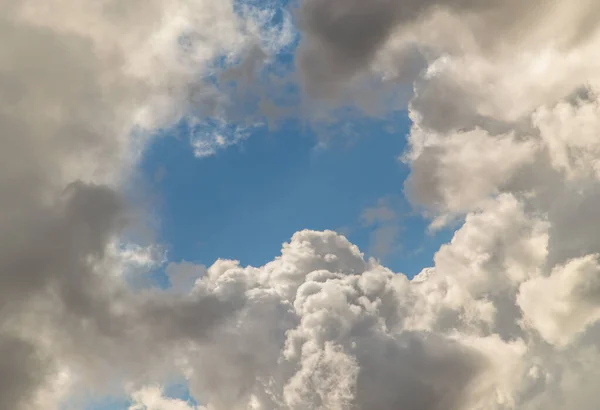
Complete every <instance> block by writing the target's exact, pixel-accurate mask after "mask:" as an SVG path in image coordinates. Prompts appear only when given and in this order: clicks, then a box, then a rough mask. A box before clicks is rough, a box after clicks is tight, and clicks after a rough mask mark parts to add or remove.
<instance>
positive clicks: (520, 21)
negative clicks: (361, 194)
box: [0, 0, 600, 410]
mask: <svg viewBox="0 0 600 410" xmlns="http://www.w3.org/2000/svg"><path fill="white" fill-rule="evenodd" d="M1 3H2V5H3V15H2V17H0V33H1V34H2V35H1V36H0V96H1V98H0V129H1V131H0V135H1V136H2V140H1V141H2V150H1V151H0V197H1V198H2V201H0V243H1V244H2V247H1V248H0V296H1V297H0V309H1V311H2V317H3V320H2V323H1V325H0V382H1V383H0V384H1V387H0V410H4V409H6V410H9V409H10V410H23V409H28V410H29V409H44V410H47V409H54V408H60V406H61V405H63V404H64V402H65V401H69V400H74V396H76V393H77V392H82V391H90V390H91V391H95V392H104V391H113V390H115V389H116V388H118V387H121V388H122V386H126V389H123V390H126V391H129V392H133V393H132V404H131V408H132V409H135V410H138V409H144V408H150V409H156V410H160V409H164V410H170V409H182V410H188V409H190V408H191V409H194V406H193V405H190V404H189V403H186V402H183V401H181V400H176V399H169V398H165V397H164V396H163V394H162V392H161V391H160V390H159V389H158V388H155V387H148V386H156V385H159V384H161V383H166V382H168V381H169V379H170V378H172V377H181V376H183V377H185V378H186V380H187V381H188V383H189V386H190V389H191V393H192V395H193V396H194V397H195V398H196V399H197V402H198V403H202V406H206V408H207V409H215V410H221V409H227V410H231V409H248V408H251V409H261V410H265V409H273V410H275V409H293V410H305V409H327V410H330V409H331V410H336V409H337V410H346V409H358V410H366V409H376V410H378V409H380V410H389V409H397V408H402V409H407V410H412V409H414V410H417V409H418V410H441V409H449V410H466V409H481V410H494V409H495V410H509V409H517V408H518V409H520V410H538V409H542V408H543V409H545V410H559V409H564V408H578V409H582V410H587V409H590V410H591V409H595V408H596V407H597V384H598V382H599V381H600V371H599V370H598V369H600V366H598V365H599V364H600V355H599V352H598V341H599V340H600V339H599V337H600V336H599V327H598V320H599V319H600V313H599V312H600V308H599V306H600V304H599V302H600V299H599V298H598V285H597V279H596V277H597V275H598V274H599V271H600V268H599V266H598V256H597V255H598V253H599V252H600V249H599V246H600V241H599V240H598V235H597V232H598V224H597V220H598V218H597V216H598V209H600V207H598V204H599V202H598V192H600V191H599V186H598V185H599V183H600V181H599V176H600V172H599V169H600V168H599V166H598V163H597V162H598V161H597V156H598V153H599V152H600V149H599V146H598V143H597V136H598V135H597V134H598V132H599V131H600V129H599V123H598V115H597V114H598V105H599V101H600V100H599V95H600V92H599V91H598V90H599V87H600V78H599V77H598V73H599V72H600V71H598V69H599V68H600V67H598V64H599V63H598V61H600V60H599V59H598V58H596V57H598V50H599V49H600V48H599V47H598V45H599V44H600V31H599V29H598V25H597V22H598V21H600V20H599V19H598V17H599V13H600V7H599V6H598V4H597V2H596V1H593V0H582V1H579V2H572V1H567V0H565V1H546V0H535V1H531V2H527V3H525V2H521V1H516V0H515V1H513V0H505V1H500V0H497V1H489V2H479V1H473V0H459V1H450V0H447V1H446V0H444V1H442V0H440V1H433V0H432V1H424V2H423V1H379V2H364V1H355V0H305V1H303V2H302V3H301V4H300V8H299V10H298V14H297V17H298V22H299V27H300V29H301V30H302V32H303V33H302V34H303V36H302V40H301V44H300V48H299V50H298V54H297V63H298V69H299V70H300V77H301V79H302V81H303V84H304V85H305V86H306V90H307V91H308V92H309V94H310V95H313V96H315V95H316V96H317V97H323V96H326V97H329V96H334V95H335V96H337V97H339V96H340V95H341V96H343V95H344V93H343V91H344V90H345V89H347V88H348V87H350V88H351V87H352V86H353V81H354V79H356V78H359V77H361V76H366V77H362V78H367V77H369V78H372V76H373V75H377V76H379V77H380V78H382V79H383V81H384V84H396V83H402V84H410V86H411V87H410V88H411V89H413V90H414V95H413V96H412V99H411V101H410V104H409V111H410V115H411V118H412V120H413V127H412V130H411V132H410V135H409V136H408V139H409V150H408V152H407V153H406V155H405V157H404V158H405V161H406V162H407V163H408V164H409V166H410V167H411V176H410V178H409V180H408V182H407V188H408V189H407V191H408V193H409V195H410V198H411V199H412V200H413V201H414V202H415V203H418V205H419V206H421V207H422V208H423V209H425V210H426V212H429V214H430V215H434V216H435V217H436V218H437V219H435V222H434V225H435V224H437V225H441V224H443V223H444V222H445V221H447V220H449V218H459V219H460V218H464V222H463V224H462V226H461V227H460V228H459V229H458V230H457V232H456V233H455V235H454V237H453V239H452V241H451V242H449V243H448V244H445V245H443V246H442V247H441V248H440V250H439V251H438V252H437V254H436V256H435V264H434V266H432V267H427V268H425V269H423V271H422V272H421V273H420V274H419V275H418V276H417V277H415V278H413V279H409V278H407V277H406V276H404V275H402V274H396V273H393V272H391V271H390V270H389V269H387V268H385V267H384V266H382V265H380V264H379V263H378V262H377V261H374V260H366V259H365V258H364V255H363V254H362V253H361V252H360V250H359V249H358V248H357V247H356V246H354V245H352V244H351V243H349V242H348V240H347V239H346V238H344V237H343V236H340V235H338V234H336V233H334V232H331V231H326V232H314V231H301V232H298V233H296V234H294V235H293V236H292V239H291V240H290V241H289V243H286V244H284V245H283V248H282V251H281V255H280V256H278V257H275V258H274V259H273V260H272V261H271V262H269V263H267V264H265V265H264V266H262V267H243V266H241V265H240V264H239V263H238V262H236V261H231V260H218V261H217V262H215V263H214V264H213V265H212V266H210V267H208V268H206V267H205V266H203V265H199V266H196V265H193V264H189V263H185V262H182V263H179V264H170V265H168V266H167V269H166V273H167V275H168V277H169V280H170V282H171V284H172V285H173V288H172V289H166V290H164V289H147V288H145V289H135V288H132V287H131V286H129V284H128V282H127V275H126V274H124V273H126V272H127V271H128V269H131V267H132V266H137V267H140V266H142V267H143V266H151V265H153V264H154V263H155V261H156V260H157V257H156V254H155V251H153V249H154V248H152V246H150V247H149V248H147V251H146V252H144V249H145V248H136V247H130V248H127V247H125V248H124V249H123V248H121V247H119V246H117V245H115V244H119V243H120V239H121V234H122V233H123V229H124V227H126V226H127V223H128V222H130V221H131V220H135V219H136V218H137V217H138V216H137V215H136V214H135V212H134V210H132V209H131V208H130V207H129V206H128V204H127V202H126V201H125V198H124V194H123V190H124V183H125V182H127V180H128V178H129V176H130V174H131V170H132V168H133V167H134V166H135V164H136V160H137V159H138V158H139V155H140V152H141V151H142V149H143V147H144V143H145V142H146V140H147V139H148V135H149V134H150V131H152V130H154V129H156V128H160V127H167V126H169V125H172V124H173V123H174V122H176V121H178V120H179V119H181V118H182V117H185V116H192V117H194V118H196V119H198V118H205V117H219V115H221V114H222V113H223V112H224V111H227V109H229V108H231V106H232V104H233V105H235V104H236V103H240V101H238V100H236V98H235V97H236V96H235V95H234V96H233V97H232V96H231V95H228V94H227V93H226V92H223V90H222V89H220V88H219V87H216V86H215V84H214V83H212V82H211V81H212V80H213V79H214V78H215V76H216V77H219V78H220V79H221V80H223V81H229V80H231V79H232V78H234V79H239V80H240V82H241V83H242V84H244V85H248V84H246V83H247V82H248V80H249V78H251V77H252V74H253V73H254V72H255V71H256V70H257V67H258V66H259V65H260V64H263V63H264V62H265V61H266V60H267V59H268V56H269V53H272V52H273V50H277V49H279V48H280V47H283V46H284V45H285V44H288V43H289V42H291V41H292V37H291V34H289V32H287V31H285V30H284V31H270V30H269V29H265V27H264V24H262V22H264V21H266V20H268V12H264V11H257V10H255V9H253V8H252V7H250V6H248V7H241V8H235V7H234V5H233V4H232V3H231V2H227V1H221V2H211V1H205V0H176V1H169V2H163V1H150V2H148V1H145V2H139V1H136V0H134V1H128V2H122V1H112V0H104V1H100V2H87V3H82V2H77V1H71V0H52V1H46V2H43V4H42V2H40V1H36V0H24V1H9V0H5V1H3V2H1ZM265 13H266V14H265ZM284 27H287V26H285V25H284ZM288 29H289V27H288ZM222 58H224V59H225V60H226V61H227V62H237V63H239V64H238V65H237V66H236V67H235V68H232V69H227V70H224V71H223V72H222V73H221V74H222V75H221V74H219V71H220V69H221V68H223V67H221V66H220V65H219V64H220V63H219V62H218V61H220V60H221V59H222ZM248 86H249V85H248ZM384 88H385V87H384ZM375 90H376V92H374V93H373V92H371V93H368V95H366V97H368V98H367V99H368V100H369V101H367V103H365V104H366V105H369V104H371V102H372V101H373V99H375V100H377V99H378V98H379V100H380V101H379V102H381V101H384V100H385V99H386V98H388V95H387V94H386V93H385V92H384V93H382V94H378V90H381V89H380V88H376V89H375ZM383 105H385V104H383ZM233 108H236V107H233ZM233 111H234V112H235V109H234V110H233ZM237 114H239V113H237ZM220 120H221V119H219V121H220ZM234 139H235V138H234ZM232 141H233V140H231V139H226V138H224V137H223V136H221V138H219V135H216V134H211V137H210V138H209V139H208V142H207V144H208V145H206V146H205V145H202V144H203V142H202V141H198V143H197V144H196V148H197V149H198V152H197V154H198V155H199V156H202V155H206V153H207V152H208V153H211V152H212V150H214V149H216V148H217V147H218V146H220V145H227V144H229V143H231V142H232ZM204 142H206V141H204ZM206 147H208V148H206ZM204 148H206V149H204ZM399 184H400V181H399ZM388 217H389V215H387V216H386V214H385V212H383V213H382V212H381V209H380V210H379V211H378V216H377V218H378V219H379V220H380V221H383V222H385V219H386V218H388ZM366 218H367V219H373V218H374V216H373V215H370V214H367V216H366ZM158 260H159V263H162V262H164V260H162V259H161V258H158ZM196 407H197V408H202V407H198V406H196Z"/></svg>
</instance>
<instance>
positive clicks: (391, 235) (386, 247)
mask: <svg viewBox="0 0 600 410" xmlns="http://www.w3.org/2000/svg"><path fill="white" fill-rule="evenodd" d="M388 202H389V201H388V200H386V199H380V200H379V201H378V204H377V205H375V206H373V207H370V208H366V209H365V210H364V211H363V213H362V215H361V219H362V221H363V224H364V225H366V226H369V227H374V229H373V231H372V232H371V234H370V243H369V252H370V253H371V254H372V255H373V256H375V257H378V258H385V257H386V256H387V255H389V254H390V253H391V252H393V251H394V250H395V249H397V248H398V247H399V243H398V234H399V233H400V225H399V221H398V215H396V211H395V210H394V209H392V208H391V207H390V204H389V203H388Z"/></svg>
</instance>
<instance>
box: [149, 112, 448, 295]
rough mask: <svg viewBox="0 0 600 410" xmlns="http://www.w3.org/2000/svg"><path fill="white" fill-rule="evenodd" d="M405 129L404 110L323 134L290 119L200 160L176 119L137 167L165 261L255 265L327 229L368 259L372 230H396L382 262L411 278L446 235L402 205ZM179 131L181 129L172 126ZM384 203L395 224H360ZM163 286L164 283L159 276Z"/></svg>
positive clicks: (429, 260) (353, 121)
mask: <svg viewBox="0 0 600 410" xmlns="http://www.w3.org/2000/svg"><path fill="white" fill-rule="evenodd" d="M409 126H410V123H409V120H408V118H407V117H406V115H405V114H404V113H401V114H398V115H397V117H396V118H395V119H393V120H392V119H388V120H387V121H379V120H374V119H366V118H354V119H352V118H348V119H347V121H344V122H343V123H342V122H339V123H335V124H334V125H332V126H330V128H329V129H328V130H327V132H329V133H331V134H332V135H337V136H336V137H335V138H333V139H330V140H328V145H327V146H326V147H324V148H322V147H321V146H320V145H319V142H320V141H321V140H320V139H319V134H318V132H319V131H318V130H317V131H315V130H314V129H313V128H311V127H308V126H306V127H304V126H303V124H301V123H299V122H298V121H288V122H286V123H285V124H282V125H281V126H280V127H278V128H277V129H275V130H271V131H270V130H269V129H268V128H266V127H259V128H257V129H256V130H254V132H253V133H252V135H251V137H250V138H248V139H245V140H244V141H241V142H240V143H239V144H238V145H236V146H232V147H229V148H228V149H224V150H221V151H219V152H218V153H217V154H216V155H214V156H211V157H207V158H202V159H198V158H196V157H195V156H194V153H193V150H192V149H191V148H190V144H189V143H188V141H187V140H186V138H185V135H186V131H187V130H186V127H185V126H184V125H180V128H179V129H178V130H172V131H171V132H169V133H168V134H167V135H166V136H164V137H162V138H160V139H158V140H157V141H156V142H155V143H154V145H152V146H151V147H150V148H149V149H148V150H147V152H146V153H145V156H144V159H143V162H142V164H141V167H142V172H143V174H144V175H145V179H146V181H147V183H148V186H149V187H150V189H151V190H152V191H153V192H154V193H153V195H155V196H156V197H157V198H159V199H158V202H157V203H156V204H157V208H156V212H157V214H158V215H159V217H160V220H161V227H160V229H159V232H160V234H159V238H160V240H161V241H162V242H164V243H165V244H167V246H168V248H169V250H168V259H169V261H170V262H179V261H182V260H186V261H192V262H197V263H201V264H206V265H210V264H212V262H214V261H215V260H216V259H217V258H232V259H237V260H240V261H241V263H242V265H253V266H261V265H262V264H264V263H266V262H267V261H269V260H270V259H272V256H273V255H274V254H278V253H279V250H280V248H281V244H282V243H283V242H286V241H288V240H289V238H290V236H291V234H292V233H293V232H296V231H298V230H302V229H315V230H324V229H331V230H335V231H338V232H341V233H343V234H345V235H347V236H348V238H349V239H350V240H351V241H352V242H353V243H356V244H357V245H358V246H359V247H360V248H361V250H362V251H363V252H366V253H367V256H380V255H377V254H376V252H375V254H373V253H370V252H369V251H370V250H371V249H372V248H373V245H374V244H373V241H376V240H377V237H376V236H377V232H376V231H377V230H378V229H381V228H382V226H383V227H385V225H386V224H389V225H391V226H395V227H396V228H397V230H398V231H397V234H396V239H395V241H394V243H392V244H390V246H392V248H391V251H390V252H388V254H387V255H384V256H383V257H382V259H383V261H384V262H385V263H386V265H387V266H390V268H391V269H393V270H395V271H397V272H404V273H406V274H408V275H409V276H413V275H415V274H417V273H419V271H420V269H421V268H422V267H423V266H431V265H432V257H433V253H434V252H435V250H437V249H438V248H439V245H440V244H441V243H443V242H446V241H447V240H448V239H449V236H450V234H451V232H449V231H441V232H439V233H437V234H435V235H430V234H428V233H426V231H427V225H428V221H427V220H425V219H423V218H422V217H421V216H419V215H417V214H416V213H415V212H414V211H413V210H412V209H411V207H410V205H409V204H408V203H407V202H406V200H405V199H404V197H403V192H402V181H403V180H404V179H405V178H406V176H407V172H408V170H407V168H406V167H405V166H404V165H403V164H402V163H401V162H400V161H399V160H398V156H399V155H400V154H401V153H402V152H403V150H404V149H405V139H404V136H403V135H404V134H406V132H407V131H408V129H409ZM178 131H179V132H178ZM381 201H386V202H388V203H389V206H390V207H391V210H392V211H393V212H394V218H393V219H394V221H378V220H372V221H370V222H369V221H366V222H365V220H364V218H363V216H364V213H365V212H366V211H368V210H369V209H372V208H373V207H376V206H377V204H379V203H380V202H381ZM159 283H160V284H161V285H163V286H164V285H167V284H168V282H167V281H166V280H165V278H163V279H162V280H160V275H159Z"/></svg>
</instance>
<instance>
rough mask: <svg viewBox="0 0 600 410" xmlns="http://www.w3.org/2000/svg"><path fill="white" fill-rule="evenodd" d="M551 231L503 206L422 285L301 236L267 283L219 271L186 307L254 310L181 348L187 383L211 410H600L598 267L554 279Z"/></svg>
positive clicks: (342, 248)
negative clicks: (211, 295)
mask: <svg viewBox="0 0 600 410" xmlns="http://www.w3.org/2000/svg"><path fill="white" fill-rule="evenodd" d="M547 232H548V223H547V221H546V220H545V219H544V218H543V217H541V216H539V215H532V214H530V213H529V211H528V210H527V209H525V206H524V203H523V202H522V201H520V200H519V199H517V198H515V197H513V196H508V195H505V196H504V197H503V199H502V200H501V201H500V203H496V202H495V201H490V202H489V203H488V204H487V206H486V207H484V208H482V209H481V210H479V211H477V212H474V213H472V214H469V217H468V218H467V220H466V222H465V224H464V226H463V227H461V228H460V229H459V230H458V231H457V233H456V234H455V236H454V238H453V240H452V241H451V242H450V243H448V244H447V245H445V246H444V247H443V248H442V249H441V250H440V251H439V252H438V254H437V255H436V259H435V265H434V266H433V267H432V268H428V269H426V270H424V271H423V272H422V273H421V274H420V275H419V276H417V277H415V278H414V279H412V280H410V279H408V278H407V277H405V276H404V275H402V274H394V273H393V272H391V271H389V270H388V269H386V268H385V267H383V266H381V265H380V264H379V263H378V262H376V261H375V260H365V259H364V258H363V256H362V254H361V253H360V252H359V251H358V249H357V248H356V247H355V246H353V245H352V244H350V243H349V242H348V241H347V240H346V239H345V238H344V237H342V236H339V235H337V234H335V233H334V232H329V231H327V232H313V231H302V232H298V233H296V234H295V235H294V236H293V237H292V239H291V241H290V242H289V243H287V244H285V245H284V247H283V249H282V253H281V255H280V256H279V257H277V258H275V259H274V260H273V261H272V262H269V263H267V264H266V265H264V266H262V267H259V268H255V267H242V266H240V265H239V263H238V262H236V261H228V260H220V261H217V262H216V263H215V264H214V265H213V266H211V267H209V268H208V270H207V271H206V273H205V274H204V275H203V276H201V277H200V278H199V279H197V280H196V282H195V285H194V287H193V288H192V290H191V293H190V295H194V294H197V293H198V292H206V290H208V289H210V290H212V291H214V290H217V289H218V290H219V292H221V294H222V295H231V294H232V293H234V294H236V295H238V296H237V297H238V298H240V299H243V300H244V302H243V303H241V304H240V307H239V309H238V310H237V311H236V313H235V314H234V315H233V316H231V317H230V319H229V320H226V321H224V322H222V324H221V325H220V326H219V327H217V328H214V329H213V331H211V332H209V333H208V334H206V335H205V336H204V337H197V338H188V339H186V340H187V342H186V344H185V345H184V346H181V345H180V346H179V348H178V350H177V351H178V354H179V361H178V366H179V369H180V371H181V372H182V373H183V374H184V375H185V377H186V378H187V380H188V383H189V386H190V391H191V393H192V395H193V396H194V397H195V398H196V400H197V401H198V402H200V403H203V405H205V406H206V408H207V409H238V408H239V409H246V408H252V409H309V408H317V409H348V408H357V409H371V408H376V409H392V408H407V409H413V408H414V409H439V408H450V409H457V410H460V409H482V410H483V409H486V410H487V409H498V410H504V409H514V408H519V409H532V410H533V409H538V408H550V409H557V410H558V409H560V408H563V407H562V406H563V404H564V403H580V408H584V409H588V408H589V409H592V408H594V405H595V404H594V403H595V401H594V400H593V398H594V397H595V392H594V390H593V389H591V388H590V385H589V384H588V383H587V382H584V381H585V380H586V377H591V378H593V380H597V376H596V375H595V373H594V372H595V370H594V367H593V366H591V365H589V364H588V361H590V360H593V361H597V357H598V352H597V346H596V344H595V340H596V339H595V337H594V335H595V334H596V332H597V328H596V327H594V324H595V323H596V322H597V320H598V318H599V317H598V314H597V307H596V302H595V296H594V292H595V290H594V286H593V282H594V275H595V274H596V273H597V270H598V266H597V258H596V256H589V257H585V258H582V259H575V260H573V261H571V262H569V263H568V264H566V265H564V266H561V267H557V268H555V269H553V270H552V272H546V271H545V265H546V262H547V252H546V251H545V249H546V248H545V247H546V246H547V241H548V235H547ZM185 267H186V269H189V268H190V267H191V266H189V265H187V266H185ZM199 269H200V270H201V271H203V272H204V268H203V267H200V268H199ZM199 312H200V311H196V314H198V313H199ZM161 320H166V317H163V318H161ZM169 333H171V334H176V332H175V331H174V330H170V331H169ZM179 337H180V336H179ZM579 372H582V373H581V374H580V373H579ZM134 398H135V400H137V401H135V403H137V404H136V405H137V406H138V407H139V408H141V409H143V408H146V407H143V406H142V405H145V406H147V408H153V407H152V406H155V407H157V408H159V409H160V408H162V407H160V406H163V407H165V408H167V409H168V408H169V407H167V406H168V405H172V406H177V405H179V406H186V405H187V404H185V403H183V402H179V401H170V400H166V399H164V398H161V396H160V390H158V389H156V388H142V389H141V390H139V392H138V393H136V394H135V395H134ZM540 406H541V407H540ZM135 408H137V407H134V409H135ZM175 408H177V407H175ZM183 408H186V407H183ZM192 408H193V407H192Z"/></svg>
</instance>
